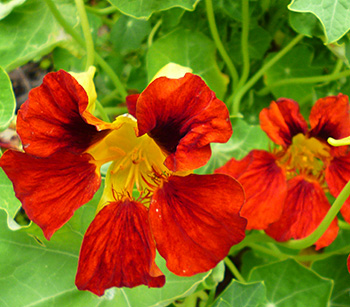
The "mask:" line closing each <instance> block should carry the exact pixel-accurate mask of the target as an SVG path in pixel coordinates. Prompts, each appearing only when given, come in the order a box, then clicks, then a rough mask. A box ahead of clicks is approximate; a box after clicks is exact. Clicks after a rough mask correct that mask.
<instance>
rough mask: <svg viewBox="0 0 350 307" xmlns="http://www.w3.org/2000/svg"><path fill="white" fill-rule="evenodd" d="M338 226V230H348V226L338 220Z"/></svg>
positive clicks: (349, 226)
mask: <svg viewBox="0 0 350 307" xmlns="http://www.w3.org/2000/svg"><path fill="white" fill-rule="evenodd" d="M338 225H339V228H340V229H346V230H350V224H348V223H347V222H344V221H342V220H338Z"/></svg>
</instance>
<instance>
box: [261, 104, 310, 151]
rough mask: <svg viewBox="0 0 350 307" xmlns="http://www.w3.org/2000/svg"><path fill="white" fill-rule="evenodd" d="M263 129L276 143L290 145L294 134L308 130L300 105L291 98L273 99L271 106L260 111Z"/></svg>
mask: <svg viewBox="0 0 350 307" xmlns="http://www.w3.org/2000/svg"><path fill="white" fill-rule="evenodd" d="M259 118H260V126H261V129H262V130H264V131H265V132H266V134H267V135H268V136H269V137H270V139H271V140H273V141H274V142H275V143H276V144H278V145H282V146H288V145H290V144H291V142H292V138H293V136H295V135H297V134H299V133H303V134H305V133H306V132H307V128H308V127H307V122H306V121H305V119H304V117H303V116H302V115H301V113H300V109H299V105H298V104H297V103H296V102H295V101H294V100H291V99H285V98H281V99H279V100H278V101H277V102H274V101H272V102H271V104H270V107H268V108H265V109H263V110H262V111H261V112H260V116H259Z"/></svg>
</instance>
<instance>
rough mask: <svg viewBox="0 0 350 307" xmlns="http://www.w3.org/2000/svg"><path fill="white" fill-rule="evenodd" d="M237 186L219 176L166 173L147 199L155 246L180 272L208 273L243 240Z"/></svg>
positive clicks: (242, 222) (242, 221) (243, 228)
mask: <svg viewBox="0 0 350 307" xmlns="http://www.w3.org/2000/svg"><path fill="white" fill-rule="evenodd" d="M243 202H244V193H243V190H242V187H241V185H240V184H239V183H238V182H237V181H236V180H234V179H233V178H231V177H229V176H226V175H222V174H216V175H189V176H186V177H179V176H171V177H169V178H168V179H167V180H166V181H164V182H163V184H162V186H160V187H159V188H158V189H157V190H156V191H155V192H154V195H153V197H152V202H151V205H150V209H149V219H150V225H151V229H152V233H153V236H154V238H155V241H156V244H157V249H158V251H159V253H160V254H161V256H162V257H163V258H165V259H166V261H167V267H168V268H169V270H170V271H172V272H173V273H175V274H177V275H180V276H191V275H193V274H197V273H200V272H205V271H208V270H209V269H211V268H213V267H214V266H215V265H216V264H217V263H218V262H219V261H221V260H222V259H223V258H224V257H225V256H226V255H227V253H228V251H229V249H230V248H231V246H232V245H233V244H237V243H239V242H240V241H241V240H243V238H244V236H245V233H244V230H245V226H246V220H245V219H244V218H242V217H241V216H240V215H239V211H240V208H241V206H242V204H243Z"/></svg>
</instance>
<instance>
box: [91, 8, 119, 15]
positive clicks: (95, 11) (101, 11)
mask: <svg viewBox="0 0 350 307" xmlns="http://www.w3.org/2000/svg"><path fill="white" fill-rule="evenodd" d="M85 9H86V10H87V11H89V12H91V13H93V14H96V15H109V14H113V13H115V12H118V9H117V8H116V7H115V6H109V7H105V8H103V9H96V8H94V7H91V6H85Z"/></svg>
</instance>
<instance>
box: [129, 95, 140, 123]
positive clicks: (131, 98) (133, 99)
mask: <svg viewBox="0 0 350 307" xmlns="http://www.w3.org/2000/svg"><path fill="white" fill-rule="evenodd" d="M139 96H140V94H132V95H129V96H127V97H126V106H127V108H128V112H129V113H130V114H131V115H132V116H134V117H135V118H136V103H137V99H138V98H139Z"/></svg>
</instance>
